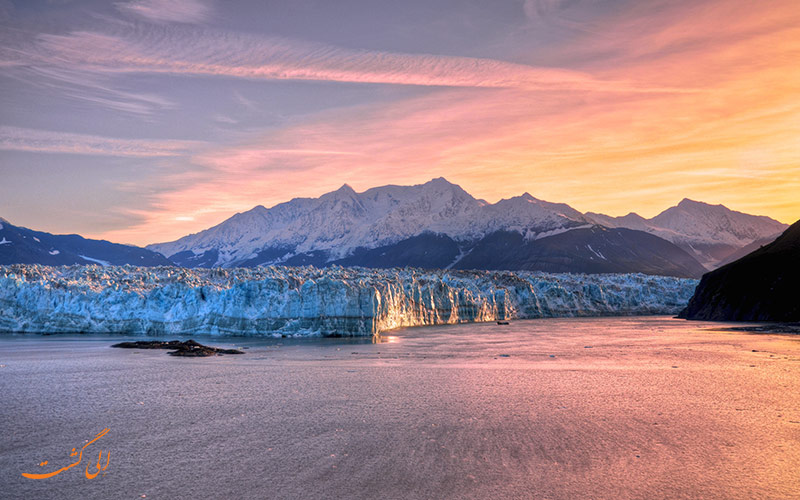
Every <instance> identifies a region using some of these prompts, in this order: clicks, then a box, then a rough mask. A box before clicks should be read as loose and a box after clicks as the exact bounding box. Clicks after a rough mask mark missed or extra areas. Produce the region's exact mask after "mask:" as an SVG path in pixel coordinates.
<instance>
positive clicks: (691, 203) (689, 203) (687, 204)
mask: <svg viewBox="0 0 800 500" xmlns="http://www.w3.org/2000/svg"><path fill="white" fill-rule="evenodd" d="M678 206H679V207H680V208H702V207H715V208H725V209H727V208H728V207H726V206H725V205H721V204H718V205H712V204H711V203H706V202H704V201H695V200H690V199H689V198H684V199H682V200H681V201H680V203H678Z"/></svg>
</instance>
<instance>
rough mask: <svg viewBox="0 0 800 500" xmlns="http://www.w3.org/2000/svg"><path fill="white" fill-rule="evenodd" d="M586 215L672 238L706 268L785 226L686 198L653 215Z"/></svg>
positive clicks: (769, 238)
mask: <svg viewBox="0 0 800 500" xmlns="http://www.w3.org/2000/svg"><path fill="white" fill-rule="evenodd" d="M586 216H587V217H588V218H589V219H591V220H592V221H594V222H596V223H597V224H601V225H603V226H606V227H624V228H628V229H636V230H638V231H645V232H648V233H650V234H654V235H656V236H658V237H660V238H663V239H665V240H668V241H671V242H672V243H675V244H676V245H678V246H679V247H681V248H683V249H684V250H686V251H687V252H689V253H690V254H691V255H693V256H694V257H695V258H697V260H698V261H699V262H700V263H702V264H703V265H705V266H706V267H709V268H714V267H717V266H718V265H719V264H720V263H721V262H723V261H724V260H725V259H726V258H727V257H728V256H729V255H731V254H733V253H734V252H737V251H738V250H740V249H742V248H743V247H745V246H747V245H750V244H751V243H753V242H755V241H760V242H761V244H765V243H769V242H770V241H772V240H774V239H775V238H777V237H778V236H779V235H780V234H781V233H782V232H783V231H785V230H786V228H787V227H788V226H787V225H786V224H783V223H781V222H778V221H776V220H774V219H770V218H769V217H765V216H756V215H749V214H745V213H742V212H737V211H734V210H731V209H729V208H727V207H725V206H723V205H709V204H707V203H702V202H699V201H693V200H689V199H684V200H682V201H681V202H680V203H678V205H677V206H674V207H671V208H668V209H666V210H664V211H663V212H661V213H660V214H658V215H656V216H655V217H653V218H652V219H645V218H643V217H641V216H639V215H637V214H635V213H630V214H628V215H626V216H624V217H609V216H607V215H603V214H595V213H591V212H589V213H587V214H586Z"/></svg>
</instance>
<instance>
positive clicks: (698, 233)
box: [147, 178, 785, 277]
mask: <svg viewBox="0 0 800 500" xmlns="http://www.w3.org/2000/svg"><path fill="white" fill-rule="evenodd" d="M784 228H785V225H784V224H781V223H780V222H777V221H774V220H772V219H770V218H768V217H756V216H752V215H747V214H743V213H740V212H734V211H732V210H729V209H727V208H725V207H723V206H721V205H717V206H712V205H707V204H705V203H699V202H694V201H690V200H684V201H682V202H681V203H680V204H678V206H676V207H672V208H670V209H668V210H665V211H664V212H663V213H661V214H659V215H658V216H656V217H654V218H652V219H644V218H642V217H640V216H638V215H636V214H633V213H631V214H629V215H627V216H625V217H616V218H615V217H609V216H605V215H602V214H594V213H587V214H582V213H580V212H579V211H577V210H575V209H573V208H572V207H570V206H568V205H565V204H560V203H550V202H546V201H542V200H538V199H536V198H534V197H533V196H531V195H530V194H528V193H525V194H523V195H522V196H516V197H513V198H509V199H504V200H500V201H499V202H497V203H494V204H490V203H487V202H485V201H483V200H478V199H475V198H474V197H472V196H471V195H470V194H469V193H467V192H466V191H464V190H463V189H461V187H459V186H457V185H455V184H452V183H450V182H448V181H447V180H445V179H443V178H438V179H433V180H431V181H429V182H426V183H425V184H419V185H415V186H381V187H375V188H372V189H368V190H367V191H364V192H363V193H357V192H355V191H354V190H353V189H352V188H351V187H350V186H348V185H346V184H345V185H344V186H342V187H341V188H339V189H338V190H336V191H333V192H331V193H327V194H325V195H322V196H321V197H319V198H296V199H293V200H291V201H289V202H286V203H281V204H279V205H276V206H274V207H272V208H269V209H267V208H264V207H263V206H257V207H255V208H253V209H252V210H249V211H247V212H244V213H240V214H236V215H234V216H233V217H231V218H230V219H228V220H226V221H224V222H222V223H221V224H218V225H217V226H214V227H212V228H210V229H207V230H205V231H201V232H199V233H197V234H192V235H189V236H186V237H184V238H181V239H179V240H177V241H173V242H170V243H159V244H154V245H149V246H148V247H147V248H148V249H150V250H154V251H157V252H160V253H162V254H163V255H165V256H167V257H168V258H170V259H171V260H172V261H173V262H175V263H176V264H178V265H182V266H186V267H213V266H222V267H235V266H245V267H250V266H258V265H269V264H284V265H307V264H311V265H316V266H326V265H331V264H340V265H346V266H367V267H392V266H415V267H423V268H453V269H468V268H477V269H506V270H531V271H535V270H538V271H549V272H595V273H599V272H644V273H650V274H662V275H669V276H686V277H698V276H700V275H702V274H703V273H704V272H705V271H707V268H706V267H704V266H703V265H701V263H702V264H705V265H706V266H708V268H710V267H712V266H713V265H714V264H716V263H717V262H719V261H720V260H721V259H723V258H725V257H726V256H727V255H728V254H731V253H733V252H735V251H736V250H738V249H740V248H742V247H744V246H746V245H748V244H750V243H752V242H753V241H755V240H761V239H763V238H768V237H770V236H772V235H777V234H779V233H780V232H781V231H782V230H783V229H784ZM629 230H632V231H629ZM626 231H629V232H626ZM641 232H646V233H650V235H653V236H656V237H658V238H656V239H653V238H648V237H644V236H643V235H642V234H641ZM566 233H569V234H568V235H565V234H566ZM515 235H516V236H515Z"/></svg>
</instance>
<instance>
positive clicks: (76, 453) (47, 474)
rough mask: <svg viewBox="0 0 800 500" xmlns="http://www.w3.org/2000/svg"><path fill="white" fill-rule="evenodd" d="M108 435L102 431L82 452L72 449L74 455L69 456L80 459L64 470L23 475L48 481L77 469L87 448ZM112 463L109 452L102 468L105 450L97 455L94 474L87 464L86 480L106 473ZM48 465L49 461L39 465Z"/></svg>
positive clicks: (84, 446) (105, 431)
mask: <svg viewBox="0 0 800 500" xmlns="http://www.w3.org/2000/svg"><path fill="white" fill-rule="evenodd" d="M106 434H108V429H103V430H102V431H100V433H99V434H98V435H96V436H95V437H94V439H92V440H91V441H89V442H88V443H86V444H85V445H83V448H81V449H80V451H77V450H76V449H75V448H72V453H70V455H69V456H70V457H74V456H77V457H78V459H77V460H76V461H75V462H73V463H71V464H69V465H66V466H64V467H62V468H60V469H58V470H54V471H52V472H45V473H43V474H35V473H29V472H23V473H22V475H23V476H25V477H27V478H28V479H47V478H49V477H53V476H57V475H58V474H61V473H62V472H64V471H65V470H67V469H71V468H73V467H75V466H76V465H78V464H80V463H81V460H83V452H84V450H86V448H87V447H88V446H89V445H91V444H93V443H94V442H95V441H97V440H98V439H100V438H101V437H103V436H105V435H106ZM110 461H111V452H110V451H108V452H106V464H105V465H103V466H102V467H101V466H100V465H101V463H102V462H103V450H100V452H99V453H98V454H97V464H96V469H95V471H94V472H89V466H90V465H91V464H90V463H87V464H86V472H85V473H86V478H87V479H94V478H96V477H97V475H98V474H100V472H101V471H105V470H106V469H107V468H108V463H109V462H110ZM48 463H49V461H48V460H45V461H44V462H41V463H39V467H44V466H45V465H47V464H48ZM103 475H104V476H105V475H106V473H105V472H103Z"/></svg>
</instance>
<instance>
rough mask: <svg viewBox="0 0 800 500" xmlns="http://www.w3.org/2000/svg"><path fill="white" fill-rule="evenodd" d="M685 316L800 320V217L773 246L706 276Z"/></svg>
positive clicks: (765, 247) (734, 319)
mask: <svg viewBox="0 0 800 500" xmlns="http://www.w3.org/2000/svg"><path fill="white" fill-rule="evenodd" d="M680 317H682V318H687V319H699V320H714V321H785V322H789V321H800V221H798V222H795V223H794V224H793V225H792V226H790V227H789V229H787V230H786V231H785V232H784V233H783V234H782V235H781V236H780V237H778V239H776V240H775V241H774V242H772V243H770V244H769V245H766V246H764V247H761V248H759V249H758V250H756V251H754V252H753V253H751V254H749V255H746V256H745V257H742V258H741V259H739V260H737V261H735V262H732V263H730V264H728V265H726V266H723V267H721V268H719V269H717V270H715V271H712V272H710V273H707V274H706V275H704V276H703V279H702V280H701V281H700V284H699V285H698V286H697V289H696V290H695V293H694V296H693V297H692V298H691V300H690V301H689V304H688V306H686V309H684V310H683V311H682V312H681V314H680Z"/></svg>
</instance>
